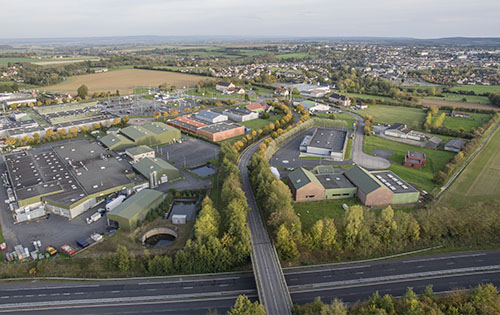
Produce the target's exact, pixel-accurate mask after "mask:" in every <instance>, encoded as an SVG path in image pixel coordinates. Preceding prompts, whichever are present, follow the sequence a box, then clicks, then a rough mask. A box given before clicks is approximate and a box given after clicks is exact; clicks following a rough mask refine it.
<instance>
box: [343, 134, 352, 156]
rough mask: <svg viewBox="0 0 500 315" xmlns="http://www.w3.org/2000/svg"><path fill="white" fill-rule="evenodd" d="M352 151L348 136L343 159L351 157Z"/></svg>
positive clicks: (350, 140)
mask: <svg viewBox="0 0 500 315" xmlns="http://www.w3.org/2000/svg"><path fill="white" fill-rule="evenodd" d="M351 151H352V138H349V139H348V140H347V148H346V149H345V157H344V160H349V159H351V153H352V152H351Z"/></svg>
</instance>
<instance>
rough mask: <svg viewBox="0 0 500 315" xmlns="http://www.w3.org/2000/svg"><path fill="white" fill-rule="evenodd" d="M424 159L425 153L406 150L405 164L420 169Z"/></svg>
mask: <svg viewBox="0 0 500 315" xmlns="http://www.w3.org/2000/svg"><path fill="white" fill-rule="evenodd" d="M426 160H427V158H426V156H425V153H422V152H414V151H408V154H406V155H405V166H406V167H411V168H417V169H421V168H422V167H424V166H425V161H426Z"/></svg>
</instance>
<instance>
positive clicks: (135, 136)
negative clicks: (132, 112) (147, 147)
mask: <svg viewBox="0 0 500 315" xmlns="http://www.w3.org/2000/svg"><path fill="white" fill-rule="evenodd" d="M120 133H122V134H124V135H125V136H127V137H128V138H130V139H132V140H133V141H137V140H139V139H141V138H143V137H145V136H147V135H148V134H150V133H151V132H150V131H149V130H148V129H146V128H144V127H142V126H129V127H127V128H123V129H122V130H120Z"/></svg>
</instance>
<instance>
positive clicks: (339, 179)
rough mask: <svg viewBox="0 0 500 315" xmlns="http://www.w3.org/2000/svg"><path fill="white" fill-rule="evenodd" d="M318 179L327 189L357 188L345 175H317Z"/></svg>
mask: <svg viewBox="0 0 500 315" xmlns="http://www.w3.org/2000/svg"><path fill="white" fill-rule="evenodd" d="M316 178H318V180H319V182H320V183H321V184H322V185H323V187H325V188H326V189H334V188H354V187H355V186H354V185H353V184H352V183H351V182H350V181H349V180H348V179H347V178H346V177H345V176H344V174H323V175H316Z"/></svg>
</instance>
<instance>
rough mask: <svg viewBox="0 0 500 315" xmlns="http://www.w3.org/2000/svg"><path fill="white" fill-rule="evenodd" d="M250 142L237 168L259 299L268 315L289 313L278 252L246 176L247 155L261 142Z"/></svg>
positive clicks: (290, 305)
mask: <svg viewBox="0 0 500 315" xmlns="http://www.w3.org/2000/svg"><path fill="white" fill-rule="evenodd" d="M262 141H263V140H261V141H259V142H257V143H255V144H253V145H251V146H250V147H249V148H248V149H247V150H246V151H244V152H243V154H242V155H241V157H240V161H239V165H238V167H239V169H240V172H241V178H242V189H243V191H244V192H245V195H246V197H247V202H248V206H249V207H250V211H249V213H248V215H247V221H248V226H249V228H250V234H251V241H252V266H253V269H254V275H255V279H256V282H257V288H258V293H259V299H260V302H261V303H262V304H263V305H264V307H265V308H266V313H267V314H268V315H285V314H291V312H292V300H291V298H290V293H289V292H288V287H287V284H286V282H285V278H284V276H283V273H282V270H281V265H280V262H279V259H278V255H277V254H276V251H275V249H274V246H273V244H272V243H271V240H270V239H269V236H268V234H267V230H266V228H265V227H264V223H263V222H262V218H261V217H260V213H259V209H258V207H257V203H256V202H255V198H254V195H253V191H252V187H251V185H250V179H249V177H248V164H249V162H250V158H251V157H252V155H253V154H254V153H255V151H256V150H257V149H258V147H259V144H260V142H262Z"/></svg>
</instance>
